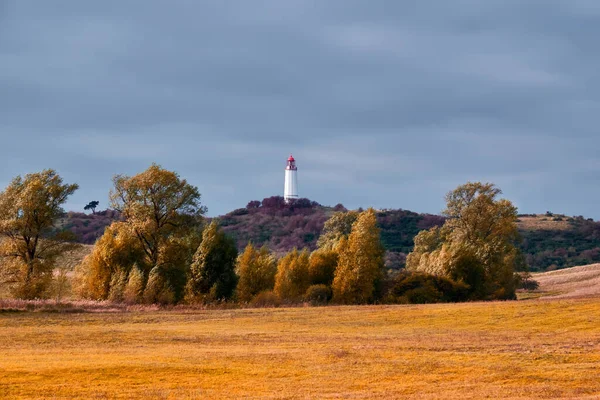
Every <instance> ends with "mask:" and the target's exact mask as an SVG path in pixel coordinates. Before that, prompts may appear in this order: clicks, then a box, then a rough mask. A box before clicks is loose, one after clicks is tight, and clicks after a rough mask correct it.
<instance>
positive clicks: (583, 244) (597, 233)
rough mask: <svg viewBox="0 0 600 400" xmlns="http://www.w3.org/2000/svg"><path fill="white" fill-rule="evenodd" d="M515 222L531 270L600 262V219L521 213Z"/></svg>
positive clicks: (545, 269)
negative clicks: (516, 222)
mask: <svg viewBox="0 0 600 400" xmlns="http://www.w3.org/2000/svg"><path fill="white" fill-rule="evenodd" d="M518 224H519V230H520V232H521V235H522V237H523V243H522V245H521V248H522V250H523V253H524V254H525V255H526V258H527V263H528V265H529V266H530V268H531V270H532V271H547V270H554V269H561V268H566V267H573V266H576V265H587V264H593V263H597V262H600V222H595V221H594V220H592V219H585V218H583V217H582V216H579V217H566V216H564V215H558V214H552V213H547V214H543V215H522V216H520V217H519V223H518Z"/></svg>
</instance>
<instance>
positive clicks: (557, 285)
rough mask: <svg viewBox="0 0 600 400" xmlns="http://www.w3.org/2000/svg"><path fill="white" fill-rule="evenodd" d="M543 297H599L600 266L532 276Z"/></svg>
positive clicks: (588, 266)
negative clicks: (538, 285)
mask: <svg viewBox="0 0 600 400" xmlns="http://www.w3.org/2000/svg"><path fill="white" fill-rule="evenodd" d="M533 279H535V280H536V281H538V282H539V284H540V288H539V291H540V292H541V293H542V294H543V295H544V296H545V297H553V298H573V297H589V296H600V264H592V265H585V266H582V267H572V268H565V269H560V270H556V271H549V272H544V273H539V274H533Z"/></svg>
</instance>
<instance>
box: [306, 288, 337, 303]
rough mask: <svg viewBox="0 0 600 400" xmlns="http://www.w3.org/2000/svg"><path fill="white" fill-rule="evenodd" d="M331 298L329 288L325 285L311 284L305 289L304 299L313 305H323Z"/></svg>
mask: <svg viewBox="0 0 600 400" xmlns="http://www.w3.org/2000/svg"><path fill="white" fill-rule="evenodd" d="M329 300H331V288H329V287H328V286H326V285H312V286H309V287H308V289H306V294H305V295H304V301H306V302H308V303H310V304H311V305H313V306H318V305H324V304H327V302H328V301H329Z"/></svg>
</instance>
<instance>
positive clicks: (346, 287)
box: [332, 208, 384, 304]
mask: <svg viewBox="0 0 600 400" xmlns="http://www.w3.org/2000/svg"><path fill="white" fill-rule="evenodd" d="M339 246H340V256H339V257H340V258H339V262H338V266H337V268H336V270H335V277H334V279H333V285H332V289H333V300H334V301H335V302H338V303H345V304H362V303H367V302H370V301H372V300H374V298H375V296H376V289H377V287H378V285H379V284H380V283H381V281H382V278H383V268H384V260H383V256H384V249H383V246H382V244H381V240H380V233H379V228H378V227H377V217H376V215H375V210H373V209H372V208H369V209H368V210H367V211H363V212H362V213H360V215H359V216H358V219H357V220H356V222H355V223H354V224H353V225H352V231H351V233H350V236H348V239H345V238H342V240H341V242H340V243H339Z"/></svg>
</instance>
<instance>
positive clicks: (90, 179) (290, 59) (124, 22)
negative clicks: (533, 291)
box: [0, 0, 600, 218]
mask: <svg viewBox="0 0 600 400" xmlns="http://www.w3.org/2000/svg"><path fill="white" fill-rule="evenodd" d="M598 37H600V2H598V1H597V0H589V1H586V0H561V1H559V0H478V1H475V0H462V1H461V0H457V1H452V2H447V1H442V0H438V1H423V0H420V1H395V0H390V1H383V0H381V1H366V0H363V1H354V0H337V1H334V0H330V1H308V0H289V1H279V0H262V1H243V0H239V1H221V0H214V1H185V0H181V1H169V2H167V1H154V2H148V1H142V0H139V1H103V2H81V1H77V0H72V1H59V0H58V1H53V2H45V1H28V0H12V1H11V0H0V135H1V136H2V139H3V140H2V144H1V146H0V160H1V161H0V162H1V166H2V169H1V172H0V184H1V185H2V186H4V185H6V183H7V182H8V181H9V180H10V178H11V177H12V176H15V175H17V174H23V173H27V172H31V171H35V170H39V169H42V168H46V167H52V168H56V169H57V170H59V172H60V173H61V174H62V175H64V176H65V178H66V179H67V180H68V181H77V182H78V183H79V184H80V185H81V189H80V191H79V192H78V193H77V195H76V196H74V197H73V199H72V202H71V204H69V207H70V208H73V209H77V208H81V207H82V205H83V204H85V203H86V202H87V201H89V200H92V199H98V200H100V201H101V203H102V204H103V205H106V201H107V193H108V190H109V188H110V183H111V182H110V180H111V177H112V175H113V174H116V173H125V174H134V173H136V172H138V171H141V170H143V169H145V168H146V167H147V166H148V165H149V164H150V163H152V162H158V163H160V164H162V165H163V166H165V167H167V168H170V169H174V170H177V171H178V172H179V173H180V174H181V175H182V176H183V177H185V178H187V179H188V180H189V181H191V182H192V183H193V184H195V185H197V186H198V187H199V188H200V190H201V192H202V193H203V197H204V202H205V204H206V205H207V206H208V207H209V211H210V214H211V215H216V214H220V213H224V212H227V211H229V210H231V209H233V208H237V207H241V206H244V205H245V204H246V202H247V201H248V200H251V199H261V198H263V197H267V196H270V195H274V194H280V193H281V192H282V190H283V164H284V163H285V159H286V157H287V155H288V153H290V152H293V153H294V155H295V156H296V158H297V159H298V164H299V184H300V194H301V195H303V196H306V197H309V198H311V199H314V200H317V201H319V202H321V203H324V204H335V203H338V202H342V203H344V204H345V205H346V206H348V207H358V206H363V207H364V206H370V205H372V206H375V207H388V208H392V207H393V208H398V207H400V208H406V209H412V210H416V211H422V212H439V211H440V210H441V208H443V195H444V193H446V192H447V191H448V190H451V189H452V188H453V187H455V186H456V185H458V184H460V183H463V182H465V181H467V180H489V181H493V182H496V183H497V184H498V185H499V186H500V187H501V188H502V189H503V190H504V192H505V195H506V196H507V197H508V198H510V199H512V200H513V201H514V202H515V203H516V204H517V205H518V206H519V207H520V211H521V212H544V211H547V210H551V211H554V212H564V213H568V214H575V215H579V214H583V215H586V216H591V217H595V218H600V211H598V207H597V201H596V199H597V197H598V195H600V186H599V185H598V181H599V178H600V173H599V172H600V159H599V157H598V155H597V154H598V150H597V149H598V147H599V145H600V138H599V136H598V133H597V129H598V126H599V125H600V124H599V123H598V122H599V118H600V117H599V116H600V74H599V73H598V71H599V67H600V65H599V61H600V55H599V54H600V53H598V51H597V43H596V42H597V39H598Z"/></svg>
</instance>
